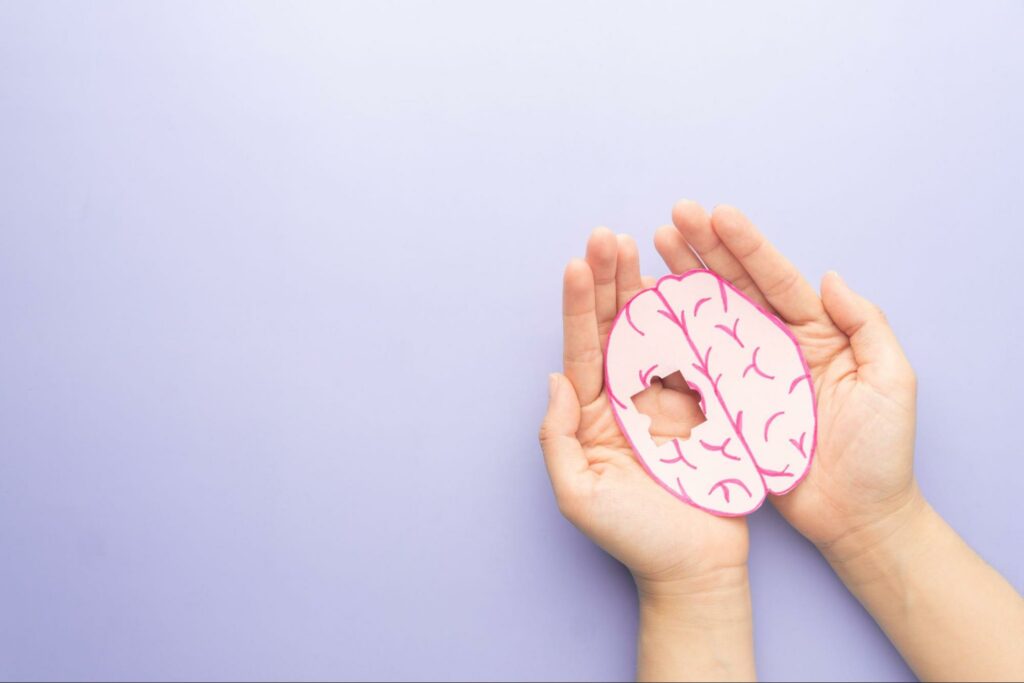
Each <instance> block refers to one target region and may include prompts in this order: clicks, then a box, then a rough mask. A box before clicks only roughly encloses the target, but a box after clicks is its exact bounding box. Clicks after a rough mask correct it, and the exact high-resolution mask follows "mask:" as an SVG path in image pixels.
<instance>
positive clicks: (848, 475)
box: [774, 317, 914, 543]
mask: <svg viewBox="0 0 1024 683" xmlns="http://www.w3.org/2000/svg"><path fill="white" fill-rule="evenodd" d="M790 329H791V330H792V331H793V334H794V336H796V338H797V341H798V342H799V343H800V346H801V348H802V349H803V351H804V355H805V357H806V358H807V361H808V365H809V367H810V369H811V376H812V377H813V378H814V385H815V393H816V395H817V397H818V447H817V454H816V460H815V463H814V467H812V468H811V470H810V472H809V473H808V476H807V479H806V481H805V482H804V483H803V484H801V486H799V487H797V488H796V489H795V490H794V491H793V492H792V493H791V494H790V495H788V496H785V497H783V498H776V499H775V500H774V502H775V504H776V507H777V508H778V509H779V511H780V512H782V514H783V515H785V516H786V518H787V519H788V520H789V521H790V522H791V523H792V524H793V525H794V526H796V527H797V528H798V529H799V530H800V531H801V532H802V533H804V535H806V536H807V537H808V538H810V539H811V540H812V541H814V542H816V543H829V542H831V541H834V540H835V537H836V536H837V535H838V534H839V533H840V531H839V530H840V529H843V528H846V527H848V526H850V525H851V523H855V518H856V517H857V516H858V515H864V514H866V513H872V512H874V511H875V508H876V507H877V506H878V505H881V504H884V503H885V502H886V501H887V500H888V499H889V498H891V497H892V496H893V495H895V494H897V493H899V492H900V491H902V490H904V489H905V488H906V487H908V486H909V485H910V482H911V475H910V469H909V467H907V465H908V463H907V462H906V461H905V460H904V459H902V458H899V457H890V458H876V457H865V456H872V455H874V454H875V453H877V451H878V450H879V445H880V444H895V445H896V448H892V447H891V446H890V447H889V448H887V449H886V450H889V451H895V452H896V453H900V452H905V453H907V454H908V456H909V453H910V450H911V448H912V444H913V431H914V430H913V400H914V396H913V393H914V392H913V387H912V386H905V387H900V386H876V385H875V384H872V380H873V379H874V378H873V377H872V376H871V375H870V374H868V375H867V376H865V373H864V372H863V371H861V370H860V368H859V366H858V363H857V359H856V358H855V356H854V353H853V349H852V347H851V345H850V340H849V337H847V336H846V335H845V334H843V333H842V332H841V331H840V330H839V329H838V328H836V326H835V325H834V324H833V322H832V321H831V319H828V318H827V317H826V318H825V319H823V320H819V321H815V322H812V323H807V324H803V325H793V326H790ZM892 396H896V397H897V399H896V401H895V402H896V405H895V406H894V405H893V404H894V399H893V398H892ZM894 408H895V409H896V410H895V412H894ZM894 415H895V416H899V417H898V418H895V417H894ZM908 415H909V417H910V419H909V420H908V419H906V417H907V416H908ZM908 425H909V426H908ZM900 447H902V448H900Z"/></svg>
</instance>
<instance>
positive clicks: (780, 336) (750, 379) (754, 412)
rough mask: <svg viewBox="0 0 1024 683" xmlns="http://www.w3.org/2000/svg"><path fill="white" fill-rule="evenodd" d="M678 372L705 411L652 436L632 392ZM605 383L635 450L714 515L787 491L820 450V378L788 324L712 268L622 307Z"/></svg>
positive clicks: (676, 490) (665, 283)
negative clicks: (673, 434) (673, 435)
mask: <svg viewBox="0 0 1024 683" xmlns="http://www.w3.org/2000/svg"><path fill="white" fill-rule="evenodd" d="M677 370H678V371H680V372H681V373H682V375H683V377H684V378H685V379H686V381H687V382H688V383H689V384H690V386H691V387H693V388H694V389H695V390H696V391H697V392H698V393H699V394H700V396H701V410H703V411H704V415H705V417H706V418H707V419H706V421H705V422H703V423H702V424H700V425H697V426H696V427H694V428H693V430H692V431H691V433H690V436H689V438H687V439H685V440H683V439H678V438H677V439H671V440H669V441H667V442H665V443H662V444H660V445H659V444H656V443H655V441H654V439H653V438H652V437H651V434H650V418H649V417H647V416H646V415H644V414H643V413H641V412H640V411H638V410H637V408H636V406H635V405H633V402H632V401H631V400H630V397H632V396H635V395H636V394H638V393H640V392H642V391H643V390H644V389H645V388H647V386H649V384H650V381H651V378H652V377H655V376H657V377H665V376H667V375H669V374H671V373H673V372H675V371H677ZM605 380H606V387H607V390H608V394H609V399H610V400H611V403H612V409H613V411H614V413H615V417H616V420H617V421H618V423H619V427H620V428H621V429H622V431H623V433H624V434H625V435H626V438H627V439H629V441H630V443H631V444H632V446H633V450H634V451H635V452H636V455H637V457H638V458H639V459H640V461H641V463H642V464H643V465H644V467H645V468H646V469H647V471H648V472H649V473H650V474H651V476H652V477H654V478H655V479H656V480H657V481H658V482H659V483H660V484H661V485H662V486H663V487H665V488H666V489H668V491H669V492H671V493H672V494H674V495H675V496H676V497H678V498H680V499H682V500H684V501H686V502H687V503H690V504H691V505H694V506H696V507H699V508H702V509H704V510H707V511H709V512H712V513H715V514H718V515H745V514H748V513H750V512H753V511H754V510H756V509H757V508H758V507H760V505H761V503H762V502H764V499H765V497H766V496H767V495H768V494H769V493H772V494H775V495H781V494H784V493H787V492H789V491H790V490H792V489H793V487H795V486H796V485H797V484H798V483H799V482H800V480H801V479H803V477H804V476H805V475H806V474H807V471H808V469H809V468H810V465H811V460H812V458H813V457H814V447H815V428H816V418H815V408H814V386H813V383H812V382H811V378H810V374H809V372H808V369H807V363H806V362H805V361H804V358H803V355H802V354H801V352H800V347H799V346H798V345H797V343H796V341H795V340H794V339H793V337H792V335H791V334H790V333H789V331H788V330H787V329H786V328H785V327H784V326H783V324H782V323H781V322H779V320H778V319H777V318H775V317H774V316H772V315H771V314H769V313H767V312H766V311H764V310H763V309H761V308H760V307H759V306H757V305H756V304H755V303H753V302H752V301H750V299H748V298H747V297H746V296H744V295H743V294H741V293H740V292H739V291H738V290H737V289H735V288H734V287H733V286H732V285H731V284H729V283H728V282H726V281H724V280H722V279H721V278H719V277H718V276H717V275H715V274H714V273H711V272H710V271H706V270H694V271H690V272H688V273H684V274H682V275H670V276H667V277H664V278H662V279H661V280H659V281H658V284H657V286H656V287H654V288H653V289H646V290H644V291H642V292H640V293H639V294H637V295H636V296H635V297H633V299H631V300H630V302H629V303H628V304H626V306H625V307H624V308H623V309H622V311H620V312H619V316H618V317H617V318H616V320H615V324H614V325H613V327H612V331H611V336H610V337H609V341H608V351H607V358H606V363H605Z"/></svg>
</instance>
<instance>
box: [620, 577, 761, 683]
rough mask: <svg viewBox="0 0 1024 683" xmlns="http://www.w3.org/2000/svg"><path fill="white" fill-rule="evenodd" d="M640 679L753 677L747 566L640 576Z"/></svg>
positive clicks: (717, 679)
mask: <svg viewBox="0 0 1024 683" xmlns="http://www.w3.org/2000/svg"><path fill="white" fill-rule="evenodd" d="M637 590H638V593H639V595H640V632H639V634H638V639H637V646H638V657H637V678H638V679H639V680H676V681H684V680H693V681H719V680H723V681H724V680H753V679H755V678H756V670H755V667H754V650H753V619H752V614H751V606H750V584H749V581H748V574H747V567H746V565H745V564H744V565H741V566H737V567H730V568H727V569H722V570H718V571H715V572H711V573H707V574H702V575H700V576H694V577H690V578H687V579H685V580H678V579H677V580H672V581H660V582H650V581H646V580H643V579H640V578H637Z"/></svg>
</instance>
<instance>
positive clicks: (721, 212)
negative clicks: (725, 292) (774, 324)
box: [711, 206, 825, 324]
mask: <svg viewBox="0 0 1024 683" xmlns="http://www.w3.org/2000/svg"><path fill="white" fill-rule="evenodd" d="M711 227H712V229H713V230H714V231H715V234H716V235H718V238H719V239H720V240H721V242H722V244H724V245H725V247H726V248H727V249H728V250H729V251H730V252H731V253H732V255H733V256H734V257H736V259H737V260H738V261H739V263H740V265H742V266H743V269H744V270H746V272H747V273H748V274H749V275H750V277H751V279H752V280H753V282H754V285H755V286H756V287H757V289H758V290H760V292H761V294H763V295H764V298H765V299H766V300H767V301H768V303H769V304H771V306H772V308H774V309H775V311H776V312H777V313H778V314H779V315H780V316H782V317H783V318H784V319H786V320H787V321H788V322H791V323H794V324H799V323H807V322H811V321H813V320H820V319H821V318H822V316H823V315H824V313H825V309H824V307H823V306H822V304H821V298H820V297H819V296H818V293H817V292H815V291H814V288H813V287H811V285H810V283H809V282H807V280H805V279H804V278H803V276H802V275H801V274H800V271H799V270H797V269H796V266H794V265H793V264H792V263H790V261H789V259H787V258H786V257H785V256H783V255H782V254H780V253H779V251H778V249H776V248H775V247H774V246H772V244H771V242H769V241H768V240H766V239H765V238H764V235H762V234H761V233H760V232H759V231H758V229H757V228H756V227H755V226H754V224H753V223H751V222H750V219H748V218H747V217H746V216H744V215H743V213H742V212H740V211H739V210H738V209H734V208H733V207H731V206H718V207H715V211H714V213H712V215H711Z"/></svg>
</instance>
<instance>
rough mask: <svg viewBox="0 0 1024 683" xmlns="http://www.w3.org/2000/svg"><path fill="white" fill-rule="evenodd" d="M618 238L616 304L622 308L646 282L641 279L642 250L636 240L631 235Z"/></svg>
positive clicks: (618, 307)
mask: <svg viewBox="0 0 1024 683" xmlns="http://www.w3.org/2000/svg"><path fill="white" fill-rule="evenodd" d="M616 240H617V242H618V247H619V253H618V256H617V261H616V264H615V299H616V301H615V304H616V309H621V308H622V307H623V306H625V305H626V302H628V301H629V300H630V299H632V298H633V297H634V296H636V294H637V292H639V291H640V290H641V289H643V287H644V284H643V281H642V280H641V279H640V277H641V276H640V252H639V251H638V250H637V248H636V242H634V241H633V238H632V237H630V236H629V235H619V236H618V237H617V238H616Z"/></svg>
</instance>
